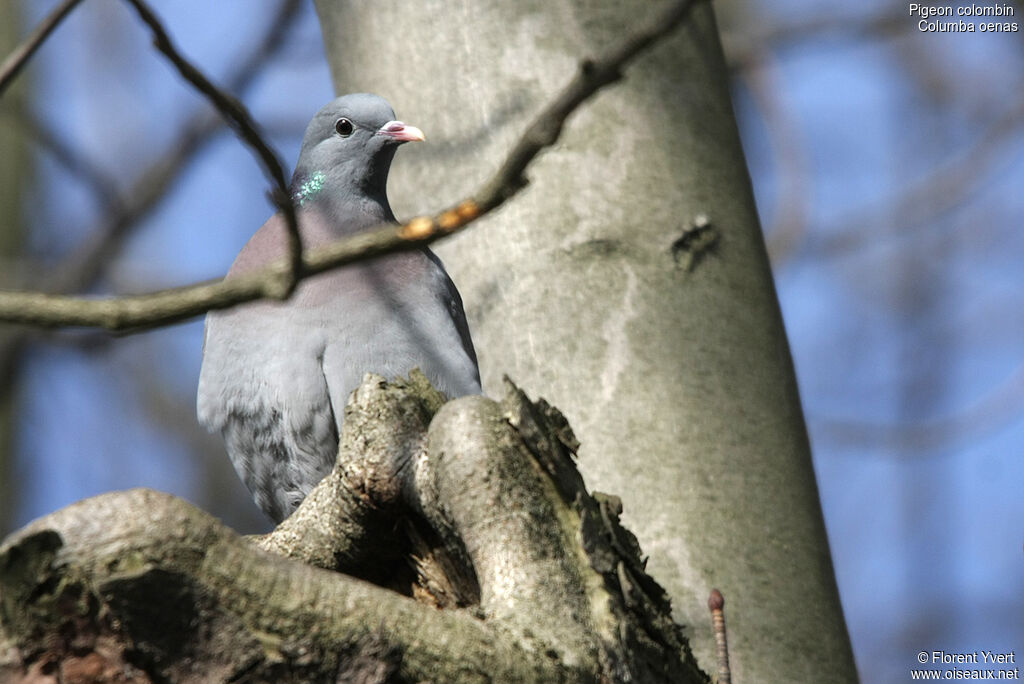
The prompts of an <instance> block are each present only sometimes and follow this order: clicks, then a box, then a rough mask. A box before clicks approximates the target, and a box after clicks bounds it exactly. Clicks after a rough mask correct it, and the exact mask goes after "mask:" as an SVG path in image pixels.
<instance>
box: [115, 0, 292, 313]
mask: <svg viewBox="0 0 1024 684" xmlns="http://www.w3.org/2000/svg"><path fill="white" fill-rule="evenodd" d="M126 2H127V3H128V4H129V5H131V6H132V7H134V8H135V11H136V12H137V13H138V15H139V17H140V18H141V19H142V21H143V22H144V23H145V24H146V25H147V26H149V28H150V30H151V31H152V32H153V43H154V45H155V47H156V49H157V50H159V51H160V52H162V53H163V54H164V56H165V57H167V59H168V60H170V62H171V64H173V65H174V66H175V68H176V69H177V70H178V73H180V74H181V76H182V78H184V79H185V80H186V81H188V82H189V83H191V84H192V85H193V87H195V89H196V90H198V91H199V92H200V93H202V94H203V95H204V96H206V98H207V99H208V100H209V101H210V102H211V103H212V104H213V106H214V107H216V108H217V110H218V111H219V112H220V113H221V114H223V115H224V117H225V118H226V119H227V120H228V122H229V123H230V124H231V126H232V128H234V129H235V132H236V133H237V134H238V136H239V137H240V138H241V139H242V142H244V143H245V144H246V145H248V146H249V147H250V148H251V149H252V150H253V152H254V153H255V154H256V157H257V158H258V159H259V160H260V163H261V164H262V165H263V170H264V171H265V172H266V174H267V176H268V177H269V178H270V180H271V182H272V183H273V184H274V186H275V187H274V190H273V192H272V197H273V200H274V204H276V205H277V208H278V209H279V210H280V211H281V213H282V214H283V216H284V222H285V226H286V227H287V229H288V257H289V258H288V265H289V268H288V270H287V271H283V272H279V276H278V278H277V279H276V282H275V283H273V284H271V285H270V287H268V288H267V290H266V296H269V297H275V298H278V299H282V298H284V297H287V296H288V295H289V294H291V292H292V290H293V289H295V285H296V284H297V283H298V280H299V277H300V276H301V269H302V237H301V236H300V235H299V224H298V220H297V219H296V217H295V207H294V206H293V205H292V200H291V195H290V194H289V192H288V179H287V177H286V176H285V171H284V167H283V166H282V165H281V161H280V160H279V159H278V157H277V154H276V153H275V152H274V150H272V149H271V148H270V145H268V144H267V143H266V141H264V139H263V135H262V134H261V133H260V132H259V126H258V125H257V124H256V121H255V120H253V118H252V115H251V114H249V110H248V109H246V107H245V105H243V104H242V103H241V102H240V101H238V100H237V99H236V98H234V97H232V96H231V95H229V94H227V93H226V92H224V91H223V90H221V89H220V88H218V87H217V86H216V85H214V84H213V82H212V81H210V79H208V78H207V77H206V76H205V75H204V74H203V72H201V71H200V70H199V69H198V68H196V66H195V65H193V64H192V63H191V62H189V61H188V60H187V59H186V58H185V57H184V55H182V54H181V53H180V52H178V50H177V49H176V48H175V47H174V44H173V43H172V42H171V37H170V36H169V35H168V34H167V31H166V30H165V29H164V27H163V24H161V23H160V19H159V18H158V17H157V16H156V14H154V13H153V10H152V9H150V7H149V5H147V4H146V3H145V2H144V0H126ZM281 276H283V277H281Z"/></svg>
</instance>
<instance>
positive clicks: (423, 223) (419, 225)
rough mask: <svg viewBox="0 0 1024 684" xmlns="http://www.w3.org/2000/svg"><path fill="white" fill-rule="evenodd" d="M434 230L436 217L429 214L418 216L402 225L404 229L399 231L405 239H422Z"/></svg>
mask: <svg viewBox="0 0 1024 684" xmlns="http://www.w3.org/2000/svg"><path fill="white" fill-rule="evenodd" d="M433 232H434V219H432V218H430V217H429V216H417V217H416V218H414V219H412V220H410V221H409V222H408V223H406V224H405V225H404V226H402V229H401V230H399V231H398V235H399V236H400V237H401V238H402V239H403V240H422V239H423V238H425V237H428V236H429V235H430V234H431V233H433Z"/></svg>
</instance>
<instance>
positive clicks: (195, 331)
mask: <svg viewBox="0 0 1024 684" xmlns="http://www.w3.org/2000/svg"><path fill="white" fill-rule="evenodd" d="M53 4H54V3H50V2H32V3H20V4H19V3H5V4H4V7H3V10H2V11H3V12H12V11H15V10H20V15H21V17H20V21H21V29H20V31H19V32H17V33H20V34H21V35H23V34H24V33H25V32H27V30H28V29H29V28H30V27H31V26H33V25H35V23H36V22H38V21H39V19H40V18H41V17H42V16H43V15H44V14H45V13H46V12H48V11H49V10H50V9H51V8H52V6H53ZM953 6H956V5H953ZM1012 7H1014V8H1015V11H1016V13H1017V14H1016V16H1014V17H1011V18H1007V19H1005V20H1006V21H1016V22H1017V23H1018V26H1019V29H1018V31H1017V32H1013V33H994V34H989V33H972V34H966V33H931V32H921V31H919V29H918V18H917V17H913V16H910V15H909V12H908V10H907V7H906V6H905V5H901V4H896V5H893V4H891V3H867V4H860V5H857V6H844V5H839V4H836V3H827V2H820V1H818V2H813V1H812V2H806V3H796V2H788V3H781V4H780V3H768V2H758V3H753V4H751V3H747V4H743V5H742V6H740V5H739V4H736V3H728V2H720V3H716V8H717V12H718V14H719V19H720V22H721V23H722V29H723V33H724V36H725V43H726V51H727V56H728V57H729V60H730V64H731V68H732V69H733V84H732V85H733V92H734V102H735V107H736V111H737V115H738V117H739V121H740V125H741V129H742V133H743V136H744V144H745V148H746V153H747V156H748V162H749V164H750V168H751V173H752V176H753V181H754V187H755V191H756V192H757V197H758V202H759V206H760V211H761V215H762V221H763V224H764V226H765V233H766V240H767V242H768V245H769V249H770V251H771V253H772V258H773V268H774V272H775V278H776V284H777V287H778V291H779V296H780V299H781V303H782V308H783V312H784V317H785V320H786V325H787V329H788V332H789V338H790V344H791V346H792V349H793V353H794V358H795V362H796V367H797V373H798V376H799V380H800V385H801V392H802V397H803V402H804V407H805V411H806V414H807V418H808V425H809V429H810V432H811V439H812V444H813V447H814V453H815V466H816V469H817V472H818V481H819V487H820V490H821V495H822V503H823V508H824V511H825V517H826V522H827V524H828V528H829V532H830V539H831V544H832V552H833V556H834V561H835V566H836V571H837V575H838V581H839V587H840V592H841V594H842V598H843V602H844V608H845V612H846V617H847V620H848V623H849V627H850V632H851V637H852V639H853V644H854V649H855V651H856V655H857V661H858V667H859V669H860V673H861V676H862V677H863V679H864V681H868V682H876V681H877V682H882V681H903V680H905V679H906V678H907V674H906V673H907V670H908V669H909V668H910V667H913V666H914V662H915V661H914V658H915V655H916V653H917V652H918V651H921V650H926V651H930V650H932V649H936V648H946V649H947V650H953V649H955V650H962V651H970V650H975V649H990V650H997V651H998V650H1002V651H1009V650H1012V649H1013V648H1015V647H1017V646H1018V645H1019V644H1021V643H1024V626H1022V624H1021V622H1020V619H1019V616H1020V614H1021V612H1022V607H1024V606H1022V605H1021V604H1022V601H1024V598H1022V597H1024V591H1022V590H1024V586H1022V584H1024V574H1022V573H1021V560H1022V557H1021V544H1022V529H1024V525H1022V523H1024V501H1022V500H1021V497H1020V496H1019V492H1020V491H1021V484H1022V479H1024V463H1022V460H1021V456H1022V451H1024V450H1022V445H1024V419H1022V418H1024V416H1022V409H1021V407H1022V406H1024V359H1022V358H1021V352H1022V345H1021V340H1022V339H1024V334H1022V333H1024V313H1022V311H1024V309H1022V308H1021V307H1020V306H1019V304H1017V301H1016V300H1017V299H1018V298H1019V294H1018V293H1019V292H1020V290H1021V287H1022V285H1024V283H1022V279H1024V272H1022V269H1020V267H1019V261H1020V255H1021V254H1024V249H1022V247H1024V245H1022V241H1024V236H1022V233H1021V231H1020V226H1021V224H1022V221H1021V219H1022V217H1024V194H1022V193H1021V192H1020V189H1021V188H1022V187H1024V161H1022V159H1024V158H1022V155H1021V152H1022V146H1024V100H1022V95H1021V93H1024V88H1022V87H1021V86H1022V85H1024V83H1022V82H1024V68H1022V67H1024V49H1022V43H1021V37H1020V36H1021V30H1024V16H1022V14H1021V12H1022V10H1021V7H1020V5H1019V4H1014V5H1012ZM158 11H159V12H160V14H161V16H162V18H163V19H164V20H165V22H166V24H167V27H168V29H169V30H170V31H171V32H172V34H173V35H174V36H175V39H176V40H177V41H178V43H179V44H180V46H181V48H182V49H183V51H185V52H186V54H189V55H190V56H191V57H192V58H193V59H194V60H195V61H196V62H198V63H200V64H202V65H203V66H204V68H205V69H206V70H207V71H208V73H211V74H212V75H214V76H215V78H216V79H217V80H218V82H220V83H222V84H225V85H226V86H227V87H228V88H229V89H230V90H232V91H233V92H235V93H238V94H239V95H240V96H242V97H243V98H244V100H245V101H246V103H247V104H248V105H249V107H250V108H251V109H252V111H253V112H254V114H255V116H256V117H257V119H258V120H259V121H260V122H261V123H262V124H263V125H264V127H265V128H266V129H267V130H268V131H269V132H270V133H271V138H272V140H273V142H274V144H275V146H276V147H277V149H279V150H280V151H281V152H282V153H283V154H284V155H285V157H286V159H287V160H288V161H289V162H290V163H291V162H294V159H295V155H296V154H297V151H298V147H299V141H300V139H301V135H302V132H303V129H304V127H305V124H306V122H307V121H308V119H309V117H310V115H311V114H312V113H313V112H314V111H316V109H317V108H318V107H319V106H320V105H321V104H322V103H323V102H325V101H327V100H328V99H330V98H331V97H332V96H333V93H332V89H331V84H330V75H329V73H328V71H327V65H326V60H325V59H324V55H323V52H322V48H321V38H320V27H319V25H318V23H317V19H316V16H315V13H314V12H313V9H312V7H311V5H309V4H307V3H304V2H284V3H279V2H270V1H269V0H267V1H266V2H261V3H252V2H222V3H216V4H211V3H203V2H198V1H196V0H181V1H179V2H175V3H164V4H161V5H159V6H158ZM2 19H3V21H0V26H3V27H5V28H9V27H11V26H14V23H13V21H8V20H7V19H8V18H7V17H6V16H5V17H3V18H2ZM971 21H972V22H974V23H977V22H978V21H979V20H971ZM1000 21H1002V19H1000ZM227 37H230V39H226V38H227ZM0 40H3V41H5V45H7V46H8V49H10V45H11V44H12V43H13V42H14V41H16V40H17V38H16V36H4V37H2V38H0ZM26 77H27V81H26V80H24V79H26ZM22 79H23V81H22V83H20V84H19V86H21V87H22V89H23V90H22V93H21V94H20V96H18V94H17V93H14V92H9V93H7V94H5V96H4V97H3V99H2V100H0V122H2V126H3V129H2V131H0V134H2V135H0V150H2V152H3V155H2V156H3V159H2V161H0V165H5V166H4V170H0V173H2V174H3V176H2V177H3V178H12V176H11V175H9V174H11V173H12V172H11V171H10V170H9V169H14V172H13V180H9V181H5V182H4V184H3V187H4V193H6V194H5V196H4V199H2V200H0V206H3V207H4V213H5V216H8V217H18V216H20V217H22V218H23V219H24V228H23V230H19V228H18V227H17V222H16V221H11V220H7V221H6V222H5V226H4V235H3V237H2V240H0V243H2V244H3V245H4V246H3V247H0V250H4V251H3V252H2V253H0V259H2V263H3V267H2V270H0V286H2V287H4V288H12V289H13V288H17V289H52V290H55V291H57V290H66V291H87V292H94V293H110V292H126V291H143V290H149V289H154V288H157V287H162V286H167V285H173V284H180V283H185V282H191V281H193V280H196V279H201V278H213V277H217V276H219V275H221V274H223V273H224V271H225V270H226V269H227V266H228V264H229V263H230V261H231V259H232V258H233V257H234V255H235V254H236V253H237V251H238V249H239V247H240V246H241V245H242V244H243V243H244V241H245V240H246V239H247V238H248V236H249V235H250V234H251V233H252V231H253V230H254V229H255V228H256V227H257V226H259V225H260V224H261V223H262V221H263V220H264V219H265V218H266V215H267V214H268V212H269V211H270V207H269V205H268V204H267V203H266V202H265V201H263V198H262V193H263V191H264V188H265V183H264V181H263V178H262V176H261V173H260V171H259V169H258V167H257V166H256V165H255V164H254V163H253V162H252V160H251V158H250V157H249V154H248V152H247V151H246V150H244V149H243V148H242V147H241V146H240V145H238V144H237V142H236V141H235V140H234V139H233V137H232V136H231V135H226V134H225V133H226V131H225V130H224V129H222V128H220V127H219V126H218V124H217V117H216V116H215V115H213V114H212V113H211V112H210V111H208V107H207V105H206V104H205V103H204V102H203V101H201V100H200V99H199V97H198V96H197V95H196V94H195V93H194V92H193V91H192V90H191V89H189V88H187V87H186V86H184V85H183V84H182V83H181V82H180V81H179V80H178V78H177V76H176V75H175V74H174V73H173V72H172V71H171V70H170V69H169V67H168V66H167V65H166V64H165V63H164V62H163V60H162V59H161V58H160V57H159V56H158V55H156V54H155V53H154V52H153V50H152V48H151V46H150V45H149V35H148V33H147V32H145V31H143V30H140V27H139V25H138V24H137V21H136V19H135V17H134V15H133V14H132V13H131V12H130V10H129V9H127V8H126V7H125V6H124V5H123V4H121V3H118V2H113V1H111V0H97V1H95V2H88V3H83V5H82V6H81V7H80V8H78V9H77V10H76V11H75V13H74V14H73V15H72V16H71V17H70V18H69V19H68V20H67V21H66V23H65V24H63V25H62V26H61V27H60V28H59V29H58V31H57V33H56V34H55V35H54V36H53V37H52V38H51V40H50V41H49V42H48V43H47V44H46V45H45V46H44V48H43V49H42V51H41V52H40V54H39V55H37V57H36V58H35V59H34V60H33V62H32V64H31V66H30V67H29V69H28V72H27V74H26V75H25V76H23V77H22ZM392 104H394V105H395V108H396V110H398V111H399V115H401V111H402V108H401V103H400V102H393V103H392ZM416 123H421V124H422V125H423V126H424V127H425V128H427V132H428V135H429V133H430V131H429V122H416ZM12 132H14V133H15V134H14V135H11V133H12ZM26 146H27V147H28V148H30V149H31V150H32V151H33V156H32V158H31V160H30V161H28V160H26V161H18V162H13V161H12V160H15V159H20V158H21V157H19V156H18V155H19V154H24V153H19V152H18V151H17V150H18V149H21V148H23V147H26ZM398 163H399V164H400V160H399V162H398ZM18 184H21V189H19V190H18V191H17V192H16V194H15V196H16V197H20V198H21V200H20V201H21V208H20V212H19V211H14V210H11V209H10V206H9V205H10V202H11V201H15V200H11V199H7V198H6V197H7V195H10V194H12V188H15V187H18ZM19 232H21V233H23V235H24V237H23V238H21V239H16V240H15V241H14V242H13V244H14V245H20V246H17V249H18V252H17V253H16V254H11V252H10V251H7V250H9V248H8V247H7V246H6V245H7V244H8V243H9V242H10V241H11V236H12V235H15V236H16V235H17V234H18V233H19ZM201 330H202V324H201V322H200V321H193V322H190V323H187V324H183V325H180V326H177V327H174V328H170V329H166V330H161V331H157V332H154V333H149V334H146V335H140V336H131V337H123V338H110V337H108V336H105V335H99V334H95V333H87V332H86V333H75V332H61V333H47V332H39V331H22V330H13V331H11V330H10V329H5V333H6V334H5V336H4V338H2V339H0V345H2V347H0V369H2V371H3V375H2V377H3V380H4V382H3V384H2V386H0V391H2V392H3V393H4V394H3V397H2V401H0V407H4V406H10V407H11V409H10V414H9V415H10V416H11V417H12V420H11V422H10V425H11V429H12V432H11V433H4V431H3V430H2V429H0V434H3V435H4V436H5V437H6V438H7V443H8V444H10V445H12V446H11V449H10V450H9V452H8V451H7V450H5V449H4V448H3V447H2V445H0V468H2V469H0V474H2V475H3V481H2V482H0V496H2V502H0V515H2V516H3V518H2V519H0V534H3V533H6V532H7V531H9V530H11V529H14V528H15V527H18V526H20V525H21V524H23V523H24V522H26V521H28V520H30V519H32V518H34V517H37V516H39V515H41V514H44V513H47V512H50V511H52V510H55V509H57V508H60V507H62V506H65V505H67V504H68V503H71V502H72V501H75V500H78V499H80V498H83V497H86V496H90V495H93V494H97V493H100V492H104V491H109V490H112V489H120V488H126V487H134V486H150V487H155V488H157V489H161V490H164V491H170V492H173V493H175V494H178V495H180V496H183V497H185V498H187V499H189V500H191V501H193V502H195V503H196V504H198V505H199V506H200V507H202V508H204V509H206V510H209V511H211V512H213V513H214V514H215V515H218V516H219V517H221V518H222V519H224V520H225V521H226V522H228V523H229V524H230V525H232V526H234V527H235V528H236V529H238V530H239V531H242V532H253V531H260V530H263V529H266V527H267V522H266V521H265V520H263V519H262V517H261V515H260V514H259V512H258V510H257V509H256V508H255V506H254V505H253V504H252V503H251V501H250V499H249V497H248V494H247V493H246V492H245V491H244V488H243V487H242V485H241V484H240V483H239V482H238V481H237V477H236V476H235V474H234V473H233V472H232V471H231V468H230V465H229V464H228V461H227V459H226V458H224V454H223V447H222V446H221V444H220V440H219V438H216V437H211V436H209V435H206V434H205V433H204V432H203V431H202V430H201V429H200V428H199V427H198V425H197V424H196V422H195V419H194V410H193V406H194V394H195V384H196V378H197V376H198V369H199V359H200V348H201ZM0 420H2V419H0ZM0 424H2V422H0ZM5 453H10V458H9V460H8V459H5V457H4V454H5ZM797 609H798V608H797V607H794V610H797Z"/></svg>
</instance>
